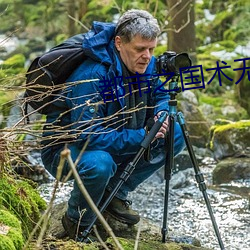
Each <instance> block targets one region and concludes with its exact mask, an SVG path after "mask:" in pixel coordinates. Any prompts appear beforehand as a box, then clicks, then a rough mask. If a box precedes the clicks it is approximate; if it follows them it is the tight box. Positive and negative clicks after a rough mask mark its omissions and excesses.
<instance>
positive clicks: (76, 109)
mask: <svg viewBox="0 0 250 250" xmlns="http://www.w3.org/2000/svg"><path fill="white" fill-rule="evenodd" d="M84 65H85V66H84ZM87 66H88V67H89V65H87ZM87 66H86V64H85V63H84V64H82V66H80V67H79V68H78V69H77V70H76V72H74V73H73V75H72V77H70V78H69V79H68V81H69V82H72V81H73V82H76V81H77V80H78V79H79V80H80V79H89V72H91V71H92V72H98V73H93V74H92V76H91V78H92V79H93V80H92V81H90V82H83V83H80V84H74V86H71V87H70V88H68V89H67V91H66V93H67V97H66V102H67V104H68V106H69V107H70V109H71V111H70V117H71V131H72V133H74V134H75V136H76V138H77V141H76V143H77V144H78V145H79V147H83V146H84V144H85V143H88V144H87V148H88V150H104V151H106V152H109V153H111V154H114V155H124V154H132V153H136V152H137V151H138V149H139V148H140V143H141V142H142V140H143V139H144V137H145V133H146V132H145V130H144V129H137V130H132V129H124V128H123V129H112V128H111V127H108V126H106V124H107V121H108V120H109V119H112V117H106V114H105V113H106V106H105V103H104V102H103V100H102V97H101V95H100V93H99V92H100V90H99V89H98V84H99V80H98V79H97V80H94V79H95V78H99V79H100V77H102V75H105V73H106V72H105V70H104V68H103V67H97V66H95V67H94V68H92V69H91V68H89V70H86V67H87ZM83 67H85V68H84V69H83ZM102 71H103V72H102ZM86 72H88V73H86Z"/></svg>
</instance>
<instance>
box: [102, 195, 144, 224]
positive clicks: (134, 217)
mask: <svg viewBox="0 0 250 250" xmlns="http://www.w3.org/2000/svg"><path fill="white" fill-rule="evenodd" d="M131 205H132V201H129V200H121V199H118V198H116V197H114V198H113V200H112V201H111V202H110V204H109V205H108V207H107V208H106V210H105V211H106V212H107V213H108V214H110V215H111V216H112V217H114V218H115V219H116V220H118V221H120V222H122V223H125V224H128V225H134V224H137V223H138V222H139V221H140V216H139V214H138V213H137V212H136V211H134V210H132V209H131V208H130V206H131Z"/></svg>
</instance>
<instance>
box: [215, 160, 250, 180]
mask: <svg viewBox="0 0 250 250" xmlns="http://www.w3.org/2000/svg"><path fill="white" fill-rule="evenodd" d="M249 178H250V158H246V157H244V158H243V157H241V158H231V157H229V158H226V159H224V160H222V161H220V162H219V163H218V164H217V165H216V167H215V169H214V171H213V183H214V184H221V183H228V182H230V181H232V180H240V179H243V180H245V179H249Z"/></svg>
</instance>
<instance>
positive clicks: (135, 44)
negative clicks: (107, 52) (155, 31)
mask: <svg viewBox="0 0 250 250" xmlns="http://www.w3.org/2000/svg"><path fill="white" fill-rule="evenodd" d="M156 44H157V39H154V40H146V39H143V38H142V37H141V36H140V35H136V36H135V37H134V38H132V40H131V41H130V42H128V43H124V42H123V41H122V39H121V37H119V36H116V37H115V46H116V48H117V50H118V51H119V52H120V56H121V59H122V61H123V62H124V64H125V65H126V66H127V68H128V70H129V71H131V72H132V73H135V72H138V73H139V74H143V73H144V72H145V71H146V69H147V67H148V64H149V62H150V59H151V57H152V55H153V52H154V48H155V47H156Z"/></svg>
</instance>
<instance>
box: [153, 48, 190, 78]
mask: <svg viewBox="0 0 250 250" xmlns="http://www.w3.org/2000/svg"><path fill="white" fill-rule="evenodd" d="M191 65H192V61H191V59H190V57H189V55H188V54H187V53H180V54H176V52H174V51H166V52H164V53H163V54H162V55H160V56H159V57H158V58H157V59H156V70H157V73H158V74H161V73H163V72H174V74H175V75H176V76H178V75H179V74H180V68H185V67H190V66H191Z"/></svg>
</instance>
